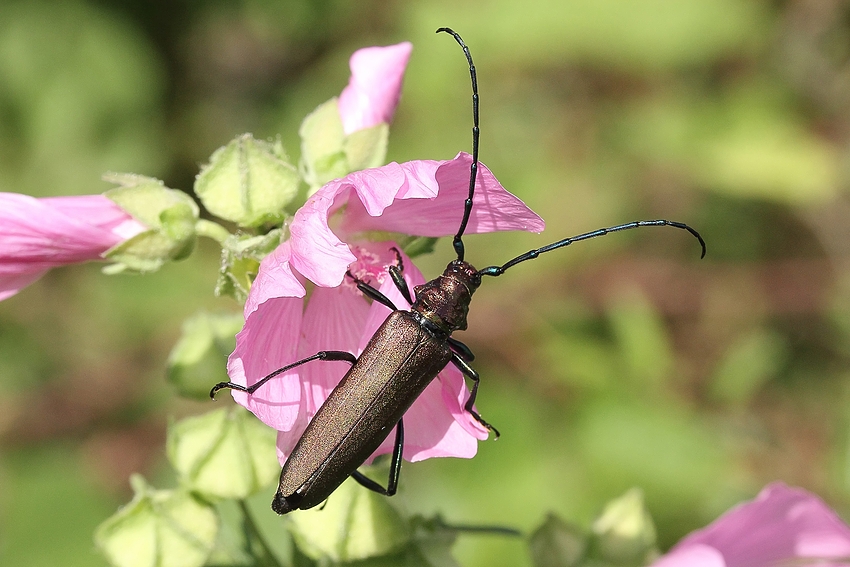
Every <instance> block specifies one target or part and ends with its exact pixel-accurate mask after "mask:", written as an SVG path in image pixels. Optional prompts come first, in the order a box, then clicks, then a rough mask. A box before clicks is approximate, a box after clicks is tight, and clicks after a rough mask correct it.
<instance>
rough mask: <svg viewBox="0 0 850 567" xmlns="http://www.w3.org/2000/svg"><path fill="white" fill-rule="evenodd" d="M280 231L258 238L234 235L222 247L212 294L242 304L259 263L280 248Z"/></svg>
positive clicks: (270, 232)
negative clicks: (226, 297) (218, 269)
mask: <svg viewBox="0 0 850 567" xmlns="http://www.w3.org/2000/svg"><path fill="white" fill-rule="evenodd" d="M281 235H282V232H281V231H280V230H278V229H275V230H271V231H269V232H268V233H267V234H264V235H261V236H250V235H247V234H234V235H232V236H230V237H229V238H227V239H226V240H225V241H224V242H223V243H222V246H221V269H220V271H219V274H218V281H217V282H216V287H215V293H216V295H219V296H230V297H233V298H234V299H236V300H237V301H239V302H240V303H245V300H246V299H247V298H248V292H249V291H250V290H251V284H253V283H254V279H255V278H256V277H257V272H258V271H259V269H260V262H261V261H262V259H263V258H265V257H266V256H267V255H268V254H270V253H271V252H272V251H273V250H274V249H275V248H277V247H278V245H280V242H281Z"/></svg>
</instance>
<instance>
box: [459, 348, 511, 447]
mask: <svg viewBox="0 0 850 567" xmlns="http://www.w3.org/2000/svg"><path fill="white" fill-rule="evenodd" d="M467 350H468V349H467ZM452 363H453V364H454V365H455V366H457V368H458V370H460V371H461V372H463V374H464V376H467V377H468V378H469V379H470V380H472V392H470V394H469V399H468V400H466V404H465V405H464V406H463V409H465V410H466V411H468V412H469V413H470V414H471V415H472V417H473V418H475V421H477V422H478V423H480V424H481V425H483V426H484V427H486V428H487V431H492V432H493V434H494V435H495V436H496V439H498V438H499V437H500V435H501V434H500V433H499V430H498V429H496V428H495V427H493V426H492V425H490V424H489V423H487V422H486V421H484V419H483V418H482V417H481V416H480V415H478V412H476V411H475V409H473V407H472V406H473V405H475V398H476V396H478V385H479V384H480V383H481V377H480V376H479V375H478V372H476V371H475V369H474V368H472V367H471V366H470V365H469V364H468V363H467V362H466V361H465V360H464V359H463V357H462V356H461V355H460V354H458V353H456V352H452Z"/></svg>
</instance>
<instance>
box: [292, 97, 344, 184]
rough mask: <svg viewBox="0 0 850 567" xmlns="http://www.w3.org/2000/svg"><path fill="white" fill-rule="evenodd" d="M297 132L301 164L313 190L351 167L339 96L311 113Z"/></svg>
mask: <svg viewBox="0 0 850 567" xmlns="http://www.w3.org/2000/svg"><path fill="white" fill-rule="evenodd" d="M298 133H299V134H300V135H301V168H302V170H303V171H304V179H305V181H307V183H308V184H309V185H310V188H311V192H315V190H317V189H318V188H319V187H321V186H322V185H324V184H325V183H327V182H328V181H330V180H332V179H336V178H337V177H343V176H344V175H346V174H348V173H349V172H350V171H351V169H350V167H349V165H348V158H347V157H346V151H345V150H346V147H345V133H344V132H343V129H342V119H341V118H340V117H339V108H338V106H337V99H336V98H332V99H331V100H329V101H327V102H325V103H323V104H320V105H319V106H318V107H317V108H316V110H314V111H313V112H311V113H310V114H308V115H307V117H306V118H305V119H304V121H303V122H302V123H301V128H300V129H299V130H298ZM352 151H355V150H352Z"/></svg>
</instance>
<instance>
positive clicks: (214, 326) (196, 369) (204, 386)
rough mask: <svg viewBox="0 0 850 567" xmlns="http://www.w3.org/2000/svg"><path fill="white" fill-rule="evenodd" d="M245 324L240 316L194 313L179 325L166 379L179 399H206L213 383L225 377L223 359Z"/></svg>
mask: <svg viewBox="0 0 850 567" xmlns="http://www.w3.org/2000/svg"><path fill="white" fill-rule="evenodd" d="M244 322H245V320H244V318H243V317H242V314H241V313H237V314H218V315H213V314H210V313H204V312H201V313H196V314H195V315H193V316H192V317H190V318H189V319H186V321H184V322H183V331H182V334H181V336H180V340H179V341H177V344H176V345H174V348H173V349H171V354H170V355H169V357H168V380H169V381H170V382H171V383H172V384H174V386H175V387H176V388H177V390H178V391H179V392H180V394H182V395H183V396H186V397H188V398H196V399H208V397H209V393H210V388H211V387H212V386H213V384H217V383H218V382H224V381H226V380H227V379H228V378H227V357H228V355H229V354H230V353H231V352H233V349H234V348H235V347H236V339H235V335H236V333H238V332H239V330H240V329H241V328H242V325H243V323H244Z"/></svg>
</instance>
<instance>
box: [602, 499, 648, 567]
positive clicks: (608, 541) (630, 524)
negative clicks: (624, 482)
mask: <svg viewBox="0 0 850 567" xmlns="http://www.w3.org/2000/svg"><path fill="white" fill-rule="evenodd" d="M593 535H594V536H595V543H596V545H595V550H596V552H597V555H598V556H599V557H601V558H603V559H605V560H607V561H611V562H614V563H617V564H621V565H635V566H637V565H644V562H645V560H646V558H647V556H649V555H650V554H652V553H653V552H654V551H655V525H654V524H653V522H652V518H651V517H650V515H649V511H648V510H647V509H646V506H645V505H644V501H643V493H642V492H641V491H640V489H638V488H632V489H631V490H629V491H628V492H626V493H625V494H624V495H622V496H620V497H619V498H616V499H614V500H612V501H610V502H609V503H608V504H606V505H605V509H604V510H603V511H602V514H601V515H600V516H599V517H598V518H597V519H596V520H595V521H594V522H593Z"/></svg>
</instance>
